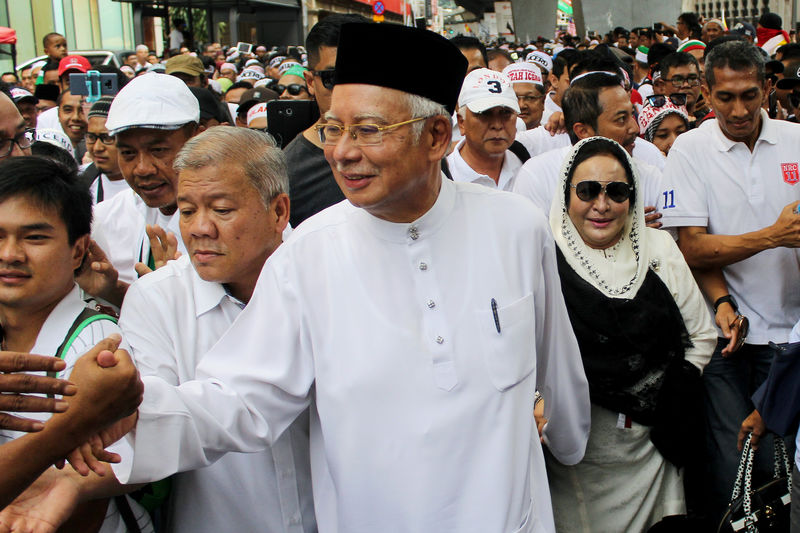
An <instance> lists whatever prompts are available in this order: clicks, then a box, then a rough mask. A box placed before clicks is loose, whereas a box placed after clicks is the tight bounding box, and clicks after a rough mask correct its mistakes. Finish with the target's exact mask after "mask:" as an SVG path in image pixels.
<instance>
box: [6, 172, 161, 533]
mask: <svg viewBox="0 0 800 533" xmlns="http://www.w3.org/2000/svg"><path fill="white" fill-rule="evenodd" d="M91 209H92V205H91V200H90V198H89V194H88V192H87V191H86V189H85V188H84V187H83V186H82V184H81V183H80V182H79V181H78V179H77V176H76V175H75V174H74V173H70V172H68V171H66V170H65V168H64V167H63V166H62V165H60V164H58V163H57V162H54V161H52V160H50V159H47V158H42V157H24V158H13V159H11V160H10V161H8V162H5V163H4V164H3V167H2V171H0V235H2V246H0V269H2V270H0V274H1V276H0V326H1V327H0V339H1V340H2V346H3V349H4V350H8V351H14V352H23V353H34V354H41V355H52V356H55V357H59V358H61V359H63V360H64V362H65V363H66V368H65V369H64V370H63V371H62V372H59V373H57V374H56V373H54V374H53V375H54V376H57V377H59V378H62V379H69V377H70V374H71V373H72V370H73V368H74V367H75V366H76V363H77V362H78V360H79V359H80V357H81V355H83V354H84V353H85V352H87V351H88V350H90V349H91V348H92V347H93V346H95V345H96V344H98V343H100V342H101V341H103V339H106V338H107V337H109V336H110V335H112V334H117V335H118V334H119V333H120V330H119V328H118V327H117V324H116V321H115V320H114V319H113V318H112V317H110V316H107V315H103V314H101V313H98V312H97V311H95V310H94V309H90V308H89V307H88V306H87V303H86V302H84V301H83V299H82V298H81V293H80V289H79V288H78V286H77V285H76V284H75V278H74V272H75V270H77V269H78V268H79V267H80V265H81V263H82V261H83V258H84V255H85V254H86V250H87V248H88V243H89V227H90V222H91V217H92V211H91ZM123 347H127V345H123ZM40 375H41V376H44V373H41V374H40ZM121 392H122V391H120V393H121ZM108 393H109V394H110V391H109V392H108ZM67 401H71V400H70V399H67ZM69 408H70V409H74V408H79V407H78V406H77V405H75V406H73V405H70V407H69ZM120 414H122V413H120ZM33 418H34V419H38V420H40V421H42V422H45V421H48V419H49V418H50V416H49V414H40V413H33ZM21 436H22V434H21V433H19V432H16V431H9V430H7V429H4V428H0V444H6V443H9V442H11V441H12V440H14V439H17V438H20V437H21ZM125 447H126V444H125V443H124V442H121V443H118V444H117V445H116V448H115V451H122V449H123V448H125ZM106 468H107V467H106ZM70 474H71V477H72V478H73V481H69V482H67V483H66V485H67V486H70V487H73V490H72V492H74V493H75V495H76V496H78V493H79V492H80V491H79V490H77V489H75V488H74V487H75V486H77V485H80V486H81V488H82V489H83V488H85V489H87V492H91V489H92V488H96V487H98V486H107V485H109V484H110V485H112V486H113V489H114V491H116V492H117V493H123V492H126V490H125V489H124V488H123V489H121V490H119V491H118V489H119V486H118V484H116V483H115V482H114V481H113V480H109V479H108V478H105V476H103V477H101V476H98V475H95V474H91V475H90V476H89V477H86V478H81V477H80V476H78V475H77V474H75V473H72V472H69V473H68V472H66V471H63V472H62V471H58V470H56V469H55V468H54V467H51V469H50V471H46V472H45V473H44V474H43V476H44V477H45V478H47V479H50V478H52V477H58V478H64V477H66V476H68V475H70ZM112 477H113V476H112ZM75 478H77V481H75ZM44 492H47V491H44ZM67 492H70V490H67ZM54 493H55V494H58V495H59V496H63V495H64V492H62V491H59V490H55V491H54ZM109 495H113V494H109ZM26 497H27V495H26V494H23V495H22V498H23V499H25V498H26ZM86 500H87V501H84V502H83V503H82V504H81V505H78V502H77V501H75V502H73V505H72V506H70V507H69V508H67V509H65V510H64V512H63V513H61V514H60V515H59V516H60V518H61V519H63V520H66V519H69V524H71V527H72V528H74V529H73V530H75V531H87V530H90V529H91V530H93V531H99V532H100V533H125V532H126V531H127V529H126V525H125V523H124V519H123V516H122V515H121V513H120V511H119V510H118V506H119V505H122V506H124V508H125V509H126V510H127V509H130V511H131V512H132V513H133V515H134V516H133V519H134V520H135V521H136V522H137V524H138V527H139V528H140V529H141V531H143V532H148V531H149V532H152V531H153V528H152V525H151V524H150V517H149V516H148V515H147V513H146V511H145V510H144V509H143V508H142V507H141V506H139V505H138V504H136V503H135V502H134V501H133V500H131V499H129V498H127V497H124V496H122V497H120V498H119V499H116V500H113V499H109V498H108V497H107V496H105V497H102V498H101V497H100V496H99V495H93V496H89V497H87V498H86ZM22 505H23V507H24V506H25V504H24V503H23V504H22ZM28 505H29V506H31V505H32V504H31V503H30V502H28ZM33 508H34V509H36V508H38V516H39V518H40V519H41V520H42V521H43V522H48V521H49V519H50V518H51V515H50V513H51V511H52V509H51V508H49V507H48V506H47V505H43V506H39V505H33ZM7 518H8V516H5V515H2V516H0V524H4V525H8V524H9V522H8V521H7ZM14 526H15V527H13V528H12V530H28V528H26V527H22V526H21V525H20V524H18V523H15V524H14ZM17 528H19V529H17ZM98 528H99V529H98Z"/></svg>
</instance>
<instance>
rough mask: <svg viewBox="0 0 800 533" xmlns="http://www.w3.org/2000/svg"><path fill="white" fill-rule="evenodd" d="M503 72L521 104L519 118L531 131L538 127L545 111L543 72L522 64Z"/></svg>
mask: <svg viewBox="0 0 800 533" xmlns="http://www.w3.org/2000/svg"><path fill="white" fill-rule="evenodd" d="M502 72H503V74H505V75H506V76H508V79H510V80H511V86H512V87H513V88H514V92H515V93H516V95H517V103H518V104H519V118H521V119H522V121H523V122H525V128H526V129H527V130H531V129H534V128H536V127H538V126H539V124H540V123H541V121H542V111H544V97H545V91H544V80H543V79H542V71H541V70H539V67H537V66H536V65H534V64H533V63H528V62H522V63H512V64H511V65H508V66H507V67H506V68H504V69H503V71H502Z"/></svg>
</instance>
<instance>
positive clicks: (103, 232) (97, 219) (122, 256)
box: [92, 189, 187, 283]
mask: <svg viewBox="0 0 800 533" xmlns="http://www.w3.org/2000/svg"><path fill="white" fill-rule="evenodd" d="M178 218H179V217H178V215H177V212H176V214H174V215H169V216H168V215H164V214H163V213H162V212H161V211H160V210H159V209H155V208H152V207H147V204H145V203H144V201H143V200H142V199H141V198H140V197H139V195H138V194H136V193H135V192H133V189H128V190H127V191H122V192H121V193H119V194H117V195H115V196H114V197H113V198H111V199H110V200H108V201H104V202H100V203H99V204H97V205H96V206H95V208H94V219H93V221H92V239H94V241H95V242H97V244H98V245H99V246H100V248H102V249H103V251H104V252H105V253H106V256H107V257H108V259H109V260H110V261H111V264H112V265H114V268H116V269H117V272H119V279H120V281H124V282H125V283H133V282H134V281H136V280H137V279H138V276H137V275H136V269H135V268H134V265H136V263H137V262H140V261H141V262H142V263H145V264H146V263H147V259H148V258H149V257H150V240H149V239H148V238H147V234H146V233H145V231H144V230H145V226H146V225H147V224H151V225H152V224H155V225H158V226H161V227H162V228H163V229H164V230H165V231H168V232H172V233H174V234H175V236H176V237H177V238H178V251H179V252H181V254H183V255H185V254H186V253H187V252H186V246H184V244H183V239H181V232H180V227H179V225H178Z"/></svg>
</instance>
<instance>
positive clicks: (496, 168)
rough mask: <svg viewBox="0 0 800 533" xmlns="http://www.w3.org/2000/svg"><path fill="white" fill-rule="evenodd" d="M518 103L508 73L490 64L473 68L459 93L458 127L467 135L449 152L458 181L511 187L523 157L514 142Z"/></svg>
mask: <svg viewBox="0 0 800 533" xmlns="http://www.w3.org/2000/svg"><path fill="white" fill-rule="evenodd" d="M518 113H519V104H518V103H517V96H516V94H515V93H514V89H513V88H512V87H511V80H510V79H509V78H508V76H506V75H504V74H502V73H500V72H497V71H494V70H489V69H488V68H481V69H477V70H473V71H472V72H470V73H469V74H468V75H467V77H466V78H464V84H463V85H462V86H461V93H460V94H459V97H458V112H457V117H458V128H459V130H461V133H462V135H463V136H464V138H463V139H462V140H461V141H460V142H459V143H458V144H457V145H456V147H455V149H454V150H453V151H452V152H451V153H450V155H448V156H447V165H448V167H449V168H450V173H451V174H452V176H453V179H454V180H455V181H464V182H472V183H480V184H481V185H486V186H488V187H492V188H495V189H501V190H504V191H510V190H511V188H512V187H513V186H514V177H515V176H516V174H517V171H518V170H519V168H520V167H521V166H522V161H520V159H519V158H518V157H517V156H516V155H514V153H513V152H511V151H510V150H509V149H508V148H509V147H510V146H511V143H513V142H514V134H515V133H516V127H515V122H516V119H517V114H518Z"/></svg>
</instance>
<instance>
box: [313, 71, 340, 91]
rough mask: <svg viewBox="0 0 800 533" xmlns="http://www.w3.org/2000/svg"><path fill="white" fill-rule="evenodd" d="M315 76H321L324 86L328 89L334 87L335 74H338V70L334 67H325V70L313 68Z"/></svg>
mask: <svg viewBox="0 0 800 533" xmlns="http://www.w3.org/2000/svg"><path fill="white" fill-rule="evenodd" d="M312 72H313V73H314V76H319V79H320V80H321V81H322V86H323V87H325V88H326V89H333V75H334V74H336V71H335V70H334V69H332V68H329V69H325V70H313V71H312Z"/></svg>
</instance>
